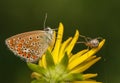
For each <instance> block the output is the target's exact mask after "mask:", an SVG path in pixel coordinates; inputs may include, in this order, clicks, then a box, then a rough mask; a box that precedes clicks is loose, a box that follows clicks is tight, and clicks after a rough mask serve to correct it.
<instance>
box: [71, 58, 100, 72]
mask: <svg viewBox="0 0 120 83" xmlns="http://www.w3.org/2000/svg"><path fill="white" fill-rule="evenodd" d="M100 59H101V57H97V58H95V59H93V60H91V61H89V62H87V63H85V64H83V65H80V66H77V67H75V68H74V69H72V70H71V72H70V73H81V72H84V71H85V70H87V69H88V68H89V67H91V66H92V65H93V64H95V63H96V62H97V61H98V60H100Z"/></svg>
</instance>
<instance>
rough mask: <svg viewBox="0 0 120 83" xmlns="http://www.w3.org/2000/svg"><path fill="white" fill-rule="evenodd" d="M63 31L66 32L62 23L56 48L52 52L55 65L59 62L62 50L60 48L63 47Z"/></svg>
mask: <svg viewBox="0 0 120 83" xmlns="http://www.w3.org/2000/svg"><path fill="white" fill-rule="evenodd" d="M63 30H64V28H63V24H62V23H60V24H59V28H58V34H57V39H56V43H55V47H54V49H53V51H52V55H53V60H54V62H55V63H57V62H58V54H59V50H60V46H61V42H62V37H63Z"/></svg>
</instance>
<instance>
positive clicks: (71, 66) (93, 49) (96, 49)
mask: <svg viewBox="0 0 120 83" xmlns="http://www.w3.org/2000/svg"><path fill="white" fill-rule="evenodd" d="M104 43H105V39H103V40H102V41H101V42H100V44H99V46H98V47H97V48H92V49H91V50H90V51H88V52H87V53H85V54H83V55H82V56H81V57H79V58H76V59H74V60H73V61H71V62H70V63H69V65H68V69H70V70H71V69H73V68H74V67H76V66H77V65H79V64H80V63H82V62H83V61H85V60H86V59H88V58H89V57H90V56H92V55H94V54H95V53H96V52H98V51H99V50H100V49H101V47H102V46H103V44H104Z"/></svg>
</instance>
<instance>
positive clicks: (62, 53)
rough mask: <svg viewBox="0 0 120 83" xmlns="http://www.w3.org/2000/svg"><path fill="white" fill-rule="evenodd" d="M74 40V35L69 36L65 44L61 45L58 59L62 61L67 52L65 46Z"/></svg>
mask: <svg viewBox="0 0 120 83" xmlns="http://www.w3.org/2000/svg"><path fill="white" fill-rule="evenodd" d="M71 40H72V37H70V38H68V39H67V40H66V41H65V42H63V44H62V45H61V48H60V52H59V56H58V57H59V58H58V61H59V62H60V61H61V59H62V58H63V56H64V54H65V48H66V47H67V46H68V45H69V43H70V41H71Z"/></svg>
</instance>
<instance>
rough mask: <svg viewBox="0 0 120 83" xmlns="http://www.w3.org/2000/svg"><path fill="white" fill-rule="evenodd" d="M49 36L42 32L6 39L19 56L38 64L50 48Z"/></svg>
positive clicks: (9, 46)
mask: <svg viewBox="0 0 120 83" xmlns="http://www.w3.org/2000/svg"><path fill="white" fill-rule="evenodd" d="M47 35H48V34H46V33H45V31H41V30H37V31H31V32H25V33H21V34H18V35H15V36H12V37H10V38H8V39H6V44H7V46H8V48H9V49H10V50H11V51H12V52H13V53H14V54H16V55H17V56H19V57H21V58H23V59H25V60H26V61H27V62H36V61H37V60H38V59H39V58H40V57H41V56H42V55H43V53H44V52H45V51H46V49H47V48H48V43H49V42H50V41H48V39H47Z"/></svg>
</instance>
